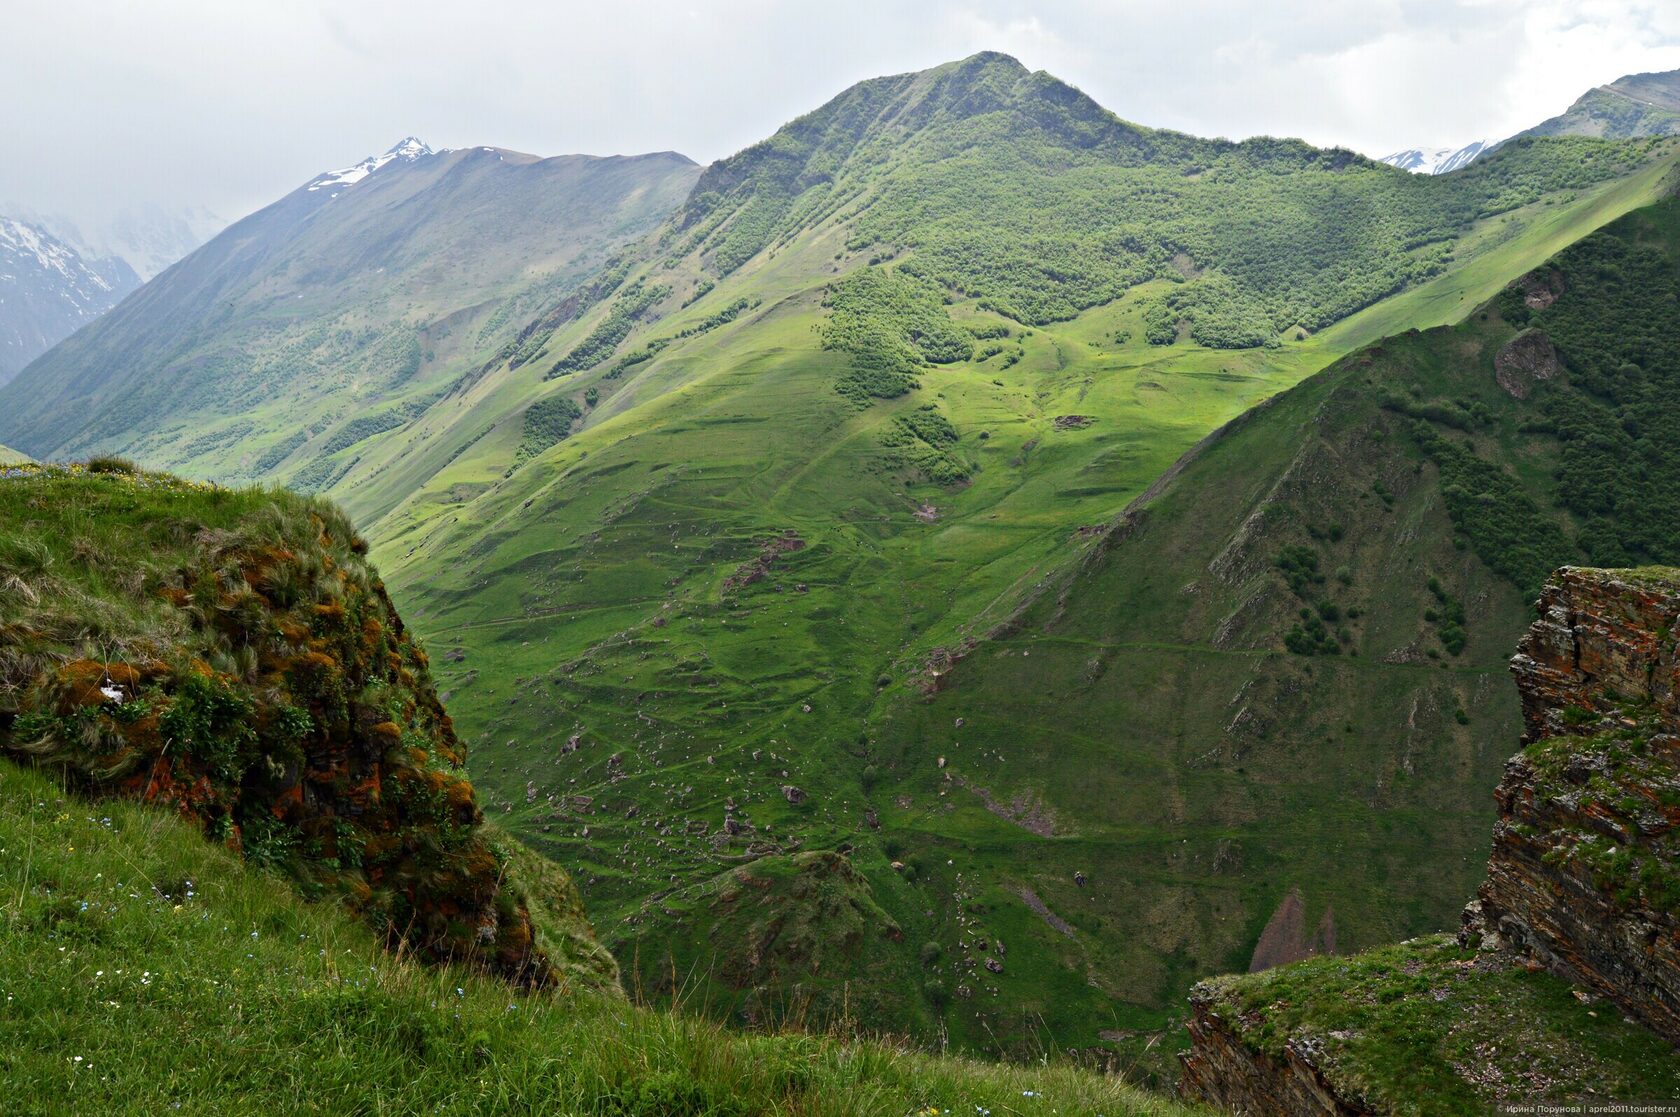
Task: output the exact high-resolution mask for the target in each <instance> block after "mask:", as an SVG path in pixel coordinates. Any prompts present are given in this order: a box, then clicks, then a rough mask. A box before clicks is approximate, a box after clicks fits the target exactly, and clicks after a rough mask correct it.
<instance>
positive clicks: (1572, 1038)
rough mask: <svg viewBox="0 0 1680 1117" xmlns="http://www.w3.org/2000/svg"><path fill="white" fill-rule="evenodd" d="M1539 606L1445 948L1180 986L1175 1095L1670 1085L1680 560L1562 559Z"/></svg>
mask: <svg viewBox="0 0 1680 1117" xmlns="http://www.w3.org/2000/svg"><path fill="white" fill-rule="evenodd" d="M1540 611H1541V616H1540V619H1539V620H1538V621H1536V622H1535V623H1534V624H1533V626H1531V627H1530V629H1529V630H1528V633H1527V634H1526V635H1525V636H1524V638H1523V640H1522V643H1521V646H1520V650H1519V652H1518V654H1517V656H1516V657H1515V659H1514V660H1513V661H1512V670H1513V672H1514V673H1515V675H1516V680H1517V690H1518V692H1519V693H1520V695H1521V699H1522V708H1523V715H1524V722H1525V723H1526V726H1527V729H1526V732H1525V734H1524V744H1525V746H1526V747H1525V748H1524V749H1523V750H1522V751H1521V752H1519V753H1518V754H1517V755H1516V756H1514V757H1512V758H1511V760H1510V761H1509V762H1508V763H1507V764H1506V766H1505V774H1504V777H1503V778H1502V779H1501V780H1500V782H1499V786H1498V789H1497V791H1496V792H1495V800H1496V801H1497V804H1498V808H1499V815H1498V821H1497V822H1496V823H1495V826H1494V830H1493V835H1494V837H1493V852H1492V854H1491V856H1490V858H1489V860H1488V864H1487V879H1486V880H1485V881H1484V882H1483V883H1482V886H1481V888H1480V890H1479V891H1478V893H1477V898H1476V899H1475V900H1473V901H1472V902H1471V904H1470V906H1469V907H1468V908H1467V909H1466V911H1465V914H1464V929H1463V931H1462V932H1461V933H1460V934H1459V936H1458V940H1457V942H1453V941H1452V940H1450V939H1448V938H1447V937H1446V936H1444V935H1442V936H1434V937H1431V938H1425V939H1418V940H1413V941H1411V942H1407V943H1403V944H1401V945H1400V946H1397V947H1389V948H1385V949H1382V950H1377V951H1373V952H1371V953H1369V954H1365V955H1359V956H1356V957H1354V958H1352V959H1346V960H1340V959H1338V960H1316V961H1312V962H1307V963H1302V964H1300V965H1295V966H1285V967H1283V968H1281V969H1279V970H1274V971H1271V972H1270V973H1267V974H1264V975H1260V976H1258V977H1237V978H1221V979H1218V980H1215V981H1211V982H1207V983H1205V984H1203V985H1199V986H1197V988H1196V990H1195V991H1194V993H1193V995H1192V997H1191V1001H1192V1004H1193V1006H1194V1010H1195V1015H1194V1018H1193V1019H1192V1020H1191V1022H1190V1034H1191V1037H1192V1047H1191V1050H1190V1051H1189V1052H1188V1054H1187V1055H1186V1056H1185V1060H1184V1075H1183V1078H1182V1080H1181V1082H1180V1089H1181V1092H1182V1093H1184V1094H1185V1096H1187V1097H1190V1098H1194V1099H1198V1100H1204V1101H1210V1102H1215V1103H1218V1104H1220V1105H1223V1106H1228V1107H1232V1108H1237V1109H1240V1110H1241V1111H1243V1112H1247V1113H1253V1114H1272V1113H1276V1114H1302V1113H1324V1114H1368V1113H1382V1114H1412V1113H1418V1114H1421V1113H1432V1114H1436V1113H1439V1114H1456V1113H1466V1114H1470V1113H1482V1112H1486V1111H1487V1108H1488V1107H1489V1106H1490V1105H1491V1104H1493V1103H1502V1104H1505V1105H1513V1104H1528V1105H1532V1104H1535V1103H1540V1102H1551V1103H1560V1104H1561V1103H1569V1102H1579V1101H1580V1100H1582V1099H1591V1100H1595V1101H1600V1102H1603V1103H1610V1102H1615V1101H1623V1102H1640V1101H1651V1102H1654V1101H1658V1100H1663V1099H1671V1098H1673V1097H1674V1096H1675V1093H1676V1091H1680V1051H1677V1050H1676V1049H1675V1048H1674V1047H1671V1046H1670V1044H1675V1043H1680V1013H1677V1011H1676V1009H1677V1007H1680V925H1677V924H1676V921H1675V910H1676V904H1675V899H1676V894H1675V879H1676V878H1675V872H1676V868H1677V867H1680V851H1677V850H1676V847H1675V843H1674V835H1675V828H1676V823H1677V822H1680V811H1677V808H1676V801H1677V799H1680V750H1677V749H1676V747H1675V740H1676V738H1675V732H1676V730H1680V711H1677V709H1676V704H1675V686H1674V684H1675V647H1674V636H1673V627H1674V622H1675V621H1676V619H1680V571H1675V570H1673V569H1664V568H1646V569H1639V570H1610V571H1606V570H1591V569H1582V568H1565V569H1563V570H1560V571H1558V573H1557V575H1556V576H1555V577H1554V578H1553V579H1552V580H1551V581H1550V582H1549V583H1548V584H1547V586H1546V588H1545V591H1544V593H1543V595H1542V597H1541V601H1540ZM1641 1024H1643V1025H1644V1027H1642V1026H1641ZM1647 1028H1649V1029H1651V1030H1647ZM1665 1040H1666V1041H1667V1042H1665Z"/></svg>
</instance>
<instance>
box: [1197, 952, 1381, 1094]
mask: <svg viewBox="0 0 1680 1117" xmlns="http://www.w3.org/2000/svg"><path fill="white" fill-rule="evenodd" d="M1222 1008H1223V1006H1222V1005H1221V1004H1220V1001H1219V998H1218V997H1217V995H1216V994H1215V993H1214V992H1213V990H1212V989H1210V988H1208V987H1206V986H1201V985H1199V986H1197V987H1196V990H1195V992H1193V993H1192V994H1191V995H1190V1011H1191V1016H1190V1020H1189V1021H1188V1023H1187V1024H1186V1027H1187V1028H1188V1029H1189V1031H1190V1044H1191V1047H1190V1051H1189V1052H1188V1053H1187V1054H1186V1055H1185V1056H1184V1059H1183V1073H1182V1075H1181V1077H1180V1078H1179V1082H1178V1089H1179V1093H1181V1094H1183V1095H1184V1096H1185V1097H1186V1098H1192V1099H1194V1100H1196V1101H1202V1102H1208V1103H1210V1104H1212V1105H1218V1106H1222V1107H1224V1108H1226V1109H1230V1110H1233V1111H1234V1112H1237V1113H1244V1114H1247V1113H1277V1114H1290V1115H1292V1117H1359V1115H1361V1114H1369V1113H1373V1112H1376V1111H1375V1110H1372V1109H1370V1108H1368V1107H1366V1106H1365V1104H1364V1103H1363V1102H1362V1101H1360V1100H1359V1099H1357V1098H1346V1097H1343V1096H1342V1095H1341V1093H1340V1092H1339V1091H1338V1089H1337V1087H1336V1085H1335V1084H1334V1083H1333V1082H1331V1081H1330V1080H1329V1079H1328V1078H1327V1077H1326V1076H1325V1074H1324V1072H1323V1070H1322V1069H1321V1068H1320V1067H1319V1065H1318V1056H1319V1054H1320V1050H1319V1045H1318V1044H1316V1043H1314V1042H1313V1041H1312V1040H1311V1039H1297V1040H1290V1041H1288V1042H1286V1043H1285V1044H1284V1046H1283V1049H1282V1051H1281V1052H1278V1053H1262V1052H1260V1051H1257V1050H1256V1049H1255V1047H1254V1045H1253V1044H1252V1043H1251V1042H1250V1041H1249V1040H1248V1039H1246V1038H1245V1036H1244V1034H1243V1032H1244V1030H1243V1023H1250V1024H1252V1023H1254V1022H1255V1021H1253V1020H1249V1021H1246V1022H1239V1021H1233V1020H1231V1019H1229V1017H1228V1013H1226V1012H1224V1011H1222Z"/></svg>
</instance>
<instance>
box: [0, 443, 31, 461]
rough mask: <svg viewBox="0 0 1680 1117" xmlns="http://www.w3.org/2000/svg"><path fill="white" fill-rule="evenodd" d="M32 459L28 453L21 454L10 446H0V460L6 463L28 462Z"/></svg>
mask: <svg viewBox="0 0 1680 1117" xmlns="http://www.w3.org/2000/svg"><path fill="white" fill-rule="evenodd" d="M32 460H33V459H32V458H30V456H29V455H28V454H21V453H19V452H18V451H16V450H14V449H12V448H11V447H10V446H0V462H3V463H6V464H16V463H18V462H28V461H32Z"/></svg>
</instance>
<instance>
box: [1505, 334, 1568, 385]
mask: <svg viewBox="0 0 1680 1117" xmlns="http://www.w3.org/2000/svg"><path fill="white" fill-rule="evenodd" d="M1558 369H1559V365H1558V355H1557V350H1556V349H1554V348H1552V339H1551V338H1549V337H1547V336H1546V333H1545V331H1544V330H1538V329H1534V330H1524V331H1523V332H1522V333H1520V334H1518V335H1517V336H1516V337H1514V338H1512V339H1511V340H1510V341H1508V342H1506V343H1505V345H1504V346H1503V347H1502V348H1501V349H1500V350H1499V352H1498V353H1496V354H1494V357H1493V377H1494V379H1495V380H1496V381H1498V383H1499V386H1500V387H1501V388H1504V389H1505V391H1506V392H1508V393H1509V394H1510V395H1511V396H1512V398H1514V399H1527V398H1528V393H1529V392H1531V391H1533V390H1534V385H1535V384H1536V383H1537V382H1538V381H1541V380H1550V379H1551V378H1552V377H1554V376H1556V375H1557V374H1558Z"/></svg>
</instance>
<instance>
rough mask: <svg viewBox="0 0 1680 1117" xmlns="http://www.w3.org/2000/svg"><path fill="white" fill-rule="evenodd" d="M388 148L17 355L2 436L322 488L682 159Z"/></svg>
mask: <svg viewBox="0 0 1680 1117" xmlns="http://www.w3.org/2000/svg"><path fill="white" fill-rule="evenodd" d="M402 150H404V151H407V152H408V153H409V154H408V155H407V156H401V155H399V156H396V157H394V158H392V159H391V160H390V161H389V162H388V163H386V164H385V165H382V166H380V167H378V168H377V169H376V170H374V171H373V172H372V173H369V174H366V176H365V177H363V178H361V179H360V180H359V181H350V182H339V181H336V178H337V177H338V176H333V175H328V176H323V177H322V178H320V179H317V180H316V181H315V182H313V183H311V184H308V185H305V186H303V187H300V188H298V189H297V190H295V191H293V192H292V193H291V194H289V195H287V196H286V197H285V198H282V199H281V200H280V201H278V202H276V203H274V204H273V205H271V206H269V207H268V208H266V209H264V210H261V211H259V212H258V213H255V214H253V215H251V216H250V217H247V218H246V219H244V220H243V221H240V222H238V223H237V224H235V225H234V226H232V227H231V228H229V229H228V230H227V231H225V232H224V233H222V234H221V235H220V236H218V237H216V238H215V239H214V240H212V241H211V242H210V243H209V244H207V245H205V246H204V247H203V248H201V249H200V250H198V251H197V252H194V253H193V254H192V255H191V256H189V257H188V258H187V259H185V260H183V261H182V262H181V263H180V264H178V265H177V266H175V267H173V268H171V269H169V270H168V271H167V272H165V273H164V274H163V275H161V276H159V277H158V278H156V279H155V280H153V281H152V282H151V283H148V284H147V285H146V286H145V287H144V288H143V289H142V290H141V291H140V292H138V293H137V294H136V295H135V296H134V297H133V298H132V299H129V300H127V301H126V302H125V303H124V305H123V306H122V307H120V308H119V309H118V310H116V311H115V312H113V313H111V314H109V315H107V316H105V317H104V318H102V319H101V320H100V321H99V322H98V323H97V324H96V325H95V326H94V327H93V328H91V329H88V330H85V331H83V332H81V333H80V334H78V335H77V336H76V337H75V338H74V339H72V340H71V341H69V342H67V343H66V344H65V345H63V346H59V347H57V348H56V349H54V350H53V351H51V352H49V353H48V354H46V355H45V356H43V357H42V358H40V359H39V360H37V361H36V362H34V364H33V365H32V366H31V367H30V368H28V369H26V370H25V371H24V372H23V373H21V374H20V375H19V376H18V378H17V380H16V381H14V382H13V383H12V384H10V385H8V386H7V388H6V389H5V390H4V394H3V395H0V405H3V406H0V414H3V415H4V419H0V430H3V432H4V433H3V434H0V438H3V439H5V440H6V441H9V442H13V443H16V444H17V445H19V446H21V447H22V448H23V449H25V450H26V451H28V452H29V453H32V454H34V455H35V456H37V457H41V458H64V457H67V456H72V455H77V454H86V453H90V452H96V451H116V452H122V453H125V454H129V455H131V456H134V457H138V458H141V459H143V460H145V461H146V462H148V463H149V464H153V465H159V466H166V467H170V468H176V469H179V470H183V471H187V472H191V473H193V474H195V475H197V476H215V477H219V478H223V479H227V478H231V477H272V476H285V477H288V478H290V479H292V480H293V481H295V482H296V483H298V484H300V485H302V486H304V487H311V488H320V487H323V486H324V485H325V484H326V483H327V482H328V481H330V480H331V479H333V478H334V477H336V476H338V475H339V474H341V473H343V471H344V469H346V468H347V467H348V465H349V464H350V462H351V461H353V460H354V456H355V454H356V452H357V451H356V447H357V444H358V443H360V442H361V441H362V440H363V439H365V438H366V437H367V436H368V435H370V434H373V433H375V432H377V431H385V430H392V429H395V428H400V427H401V426H402V425H403V424H405V423H406V422H407V421H408V420H410V419H411V418H413V417H414V416H415V415H416V414H418V413H420V412H421V411H423V410H424V409H425V408H426V407H427V406H428V405H429V404H430V403H431V402H432V401H434V400H435V399H436V398H437V397H438V396H439V395H440V394H441V392H442V391H443V390H444V389H445V388H447V386H448V385H449V384H451V383H452V382H454V381H455V380H456V379H457V378H458V377H460V375H461V374H462V373H463V372H464V371H466V370H467V369H469V368H472V367H476V366H477V365H478V364H479V363H481V362H482V361H483V360H484V359H485V358H486V357H487V356H489V355H491V354H493V353H495V352H496V350H497V348H498V347H499V346H500V345H502V344H503V343H505V342H506V341H507V340H508V338H510V337H511V336H512V335H513V334H514V333H515V332H516V331H517V329H518V327H519V326H520V325H521V324H522V322H523V320H524V319H525V318H527V317H528V316H530V315H531V314H533V313H535V312H536V310H537V309H538V308H540V307H542V306H544V305H546V304H547V302H549V301H551V300H552V299H553V298H555V292H557V291H561V290H564V289H565V288H566V287H568V286H569V285H570V284H572V283H574V282H575V281H576V280H577V278H578V277H579V276H581V275H583V274H585V273H587V272H588V271H591V270H593V269H594V268H596V267H598V266H599V265H600V263H601V261H602V259H603V258H604V257H605V256H606V255H607V254H608V253H610V252H611V251H612V250H613V249H614V248H615V247H616V246H618V245H620V244H622V243H624V242H625V241H627V240H629V239H631V238H633V237H635V236H636V235H638V234H639V233H641V232H643V231H645V230H646V229H647V228H649V227H650V226H652V225H653V224H655V223H657V222H658V221H659V220H661V219H662V218H663V217H664V216H665V215H666V214H667V213H668V212H670V211H671V209H672V208H673V207H674V206H675V205H676V204H677V203H678V202H679V201H680V200H681V199H682V197H683V196H684V195H685V194H686V193H687V191H688V188H689V186H690V185H691V184H692V183H693V181H694V178H695V176H696V175H697V174H698V173H699V170H698V168H696V167H695V166H694V165H693V164H692V163H691V162H689V161H688V160H687V159H685V158H683V157H682V156H680V155H676V154H673V153H664V154H659V155H645V156H637V157H634V158H619V157H614V158H610V159H597V158H593V157H589V156H563V157H559V158H555V159H538V158H536V157H534V156H529V155H521V154H518V153H516V152H511V151H502V150H500V149H495V148H470V149H464V150H459V151H447V152H439V153H430V152H429V151H425V150H424V149H423V148H420V147H417V146H415V145H414V143H413V142H412V141H411V143H410V145H409V146H408V147H406V148H403V149H402Z"/></svg>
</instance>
